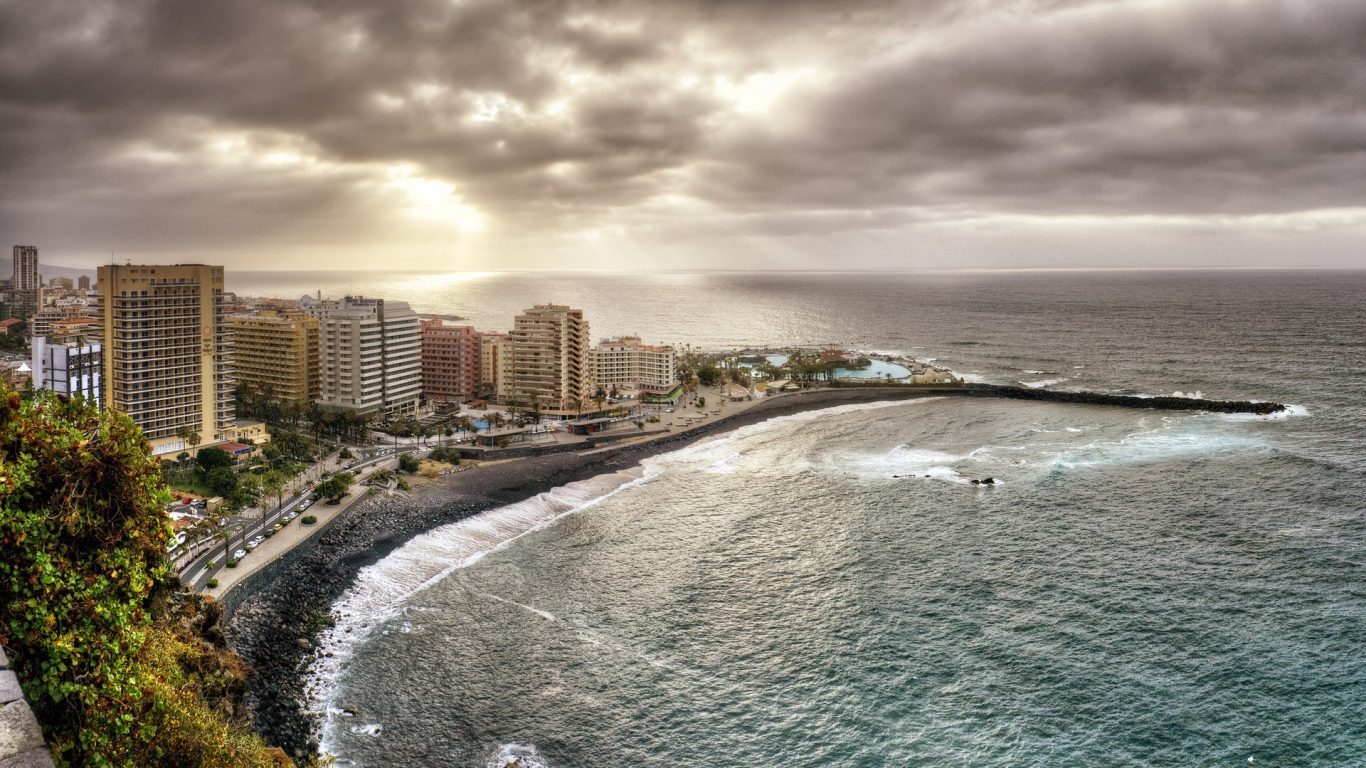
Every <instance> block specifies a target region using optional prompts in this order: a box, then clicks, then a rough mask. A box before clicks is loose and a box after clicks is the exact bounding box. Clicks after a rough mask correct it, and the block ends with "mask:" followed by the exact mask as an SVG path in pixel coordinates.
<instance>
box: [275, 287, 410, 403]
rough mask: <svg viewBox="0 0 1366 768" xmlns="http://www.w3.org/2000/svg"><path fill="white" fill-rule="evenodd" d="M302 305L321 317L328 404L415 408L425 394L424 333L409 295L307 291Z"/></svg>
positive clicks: (323, 400) (323, 398)
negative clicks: (329, 295) (316, 294)
mask: <svg viewBox="0 0 1366 768" xmlns="http://www.w3.org/2000/svg"><path fill="white" fill-rule="evenodd" d="M299 309H301V310H303V311H304V312H306V313H308V314H309V315H311V316H313V317H316V318H318V322H319V346H320V348H321V351H322V375H321V376H320V379H321V387H322V389H321V392H322V396H321V399H320V400H319V401H318V404H319V405H321V406H324V407H327V408H337V409H341V410H349V411H356V412H359V413H372V414H381V413H384V414H393V413H410V412H412V411H414V410H416V409H417V406H418V401H419V399H420V398H421V396H422V357H421V350H422V336H421V332H420V330H419V327H418V323H419V321H418V317H417V313H416V312H414V311H413V310H412V308H411V307H409V306H408V303H407V302H404V301H387V300H385V299H370V298H365V297H362V296H347V297H345V298H343V299H339V300H337V299H321V298H319V299H315V298H313V297H311V296H305V297H303V298H301V299H300V300H299Z"/></svg>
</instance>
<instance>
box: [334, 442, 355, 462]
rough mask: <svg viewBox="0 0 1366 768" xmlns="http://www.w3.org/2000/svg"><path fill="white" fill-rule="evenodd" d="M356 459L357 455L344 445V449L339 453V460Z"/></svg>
mask: <svg viewBox="0 0 1366 768" xmlns="http://www.w3.org/2000/svg"><path fill="white" fill-rule="evenodd" d="M355 457H356V454H354V453H352V452H351V449H350V448H347V447H346V446H344V445H343V446H342V449H341V450H340V451H338V452H337V458H339V459H354V458H355Z"/></svg>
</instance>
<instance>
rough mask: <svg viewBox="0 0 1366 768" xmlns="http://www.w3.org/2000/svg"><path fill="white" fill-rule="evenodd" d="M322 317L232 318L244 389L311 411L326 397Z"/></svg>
mask: <svg viewBox="0 0 1366 768" xmlns="http://www.w3.org/2000/svg"><path fill="white" fill-rule="evenodd" d="M319 327H320V324H319V322H318V318H316V317H312V316H310V315H308V314H307V313H305V312H299V311H290V312H277V311H273V310H265V311H261V312H257V313H256V314H252V315H233V316H231V317H229V318H228V328H229V330H231V332H232V342H233V351H234V361H235V367H236V370H237V382H238V384H239V385H243V384H246V385H250V386H252V387H254V388H255V389H256V391H257V392H258V393H260V394H262V395H266V396H268V397H271V398H273V399H274V400H276V401H277V402H279V403H280V404H281V405H292V406H294V407H296V408H307V407H308V406H309V405H311V404H312V403H314V402H315V401H317V400H318V399H319V398H320V397H321V396H322V380H321V368H322V349H321V346H320V342H319V335H320V331H319Z"/></svg>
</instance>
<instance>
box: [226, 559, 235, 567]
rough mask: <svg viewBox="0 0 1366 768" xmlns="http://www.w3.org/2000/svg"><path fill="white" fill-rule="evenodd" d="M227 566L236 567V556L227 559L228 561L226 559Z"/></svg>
mask: <svg viewBox="0 0 1366 768" xmlns="http://www.w3.org/2000/svg"><path fill="white" fill-rule="evenodd" d="M228 567H229V568H236V567H237V559H236V558H233V559H232V560H229V561H228Z"/></svg>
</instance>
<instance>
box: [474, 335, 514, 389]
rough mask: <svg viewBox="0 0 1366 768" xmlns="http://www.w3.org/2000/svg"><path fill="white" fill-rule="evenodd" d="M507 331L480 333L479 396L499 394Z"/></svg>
mask: <svg viewBox="0 0 1366 768" xmlns="http://www.w3.org/2000/svg"><path fill="white" fill-rule="evenodd" d="M505 339H507V334H506V333H499V332H498V331H485V332H483V333H481V334H479V396H480V397H494V396H496V395H497V394H498V381H499V379H500V378H501V371H502V368H503V341H504V340H505Z"/></svg>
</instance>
